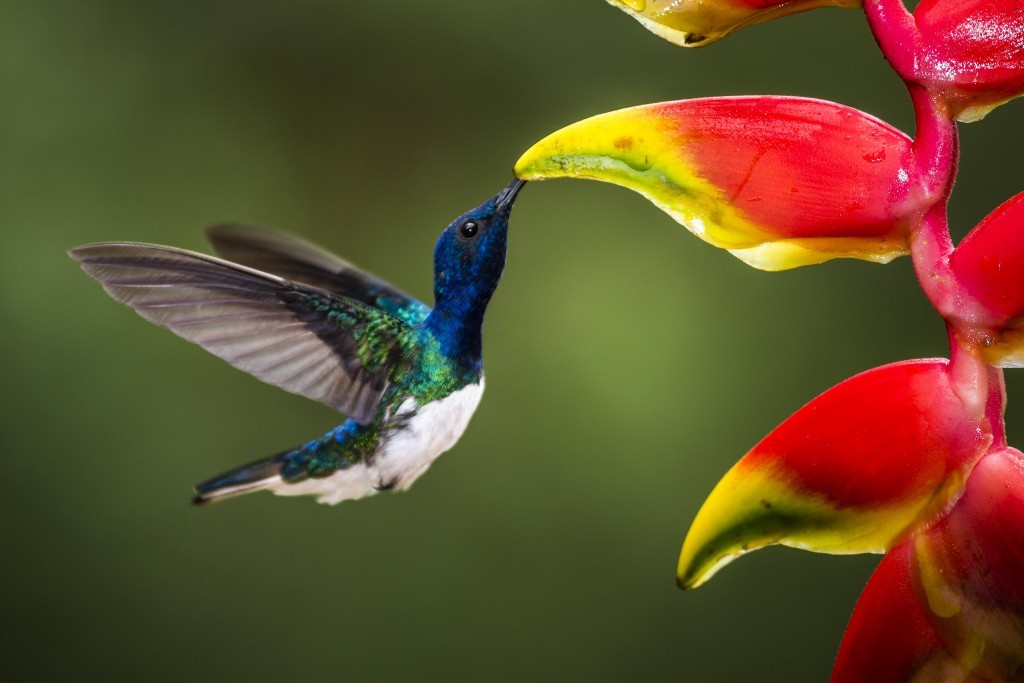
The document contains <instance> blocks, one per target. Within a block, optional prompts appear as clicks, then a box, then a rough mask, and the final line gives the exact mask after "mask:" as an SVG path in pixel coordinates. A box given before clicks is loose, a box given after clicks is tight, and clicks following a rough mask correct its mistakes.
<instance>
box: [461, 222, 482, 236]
mask: <svg viewBox="0 0 1024 683" xmlns="http://www.w3.org/2000/svg"><path fill="white" fill-rule="evenodd" d="M459 234H460V235H462V238H463V239H467V240H471V239H473V238H474V237H476V236H477V235H479V234H480V224H479V223H477V222H476V221H466V222H465V223H463V224H462V225H460V226H459Z"/></svg>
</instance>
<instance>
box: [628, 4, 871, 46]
mask: <svg viewBox="0 0 1024 683" xmlns="http://www.w3.org/2000/svg"><path fill="white" fill-rule="evenodd" d="M608 2H609V3H611V4H612V5H615V6H616V7H618V8H619V9H622V10H623V11H625V12H627V13H629V14H630V15H632V16H633V17H635V18H636V19H637V21H639V22H640V23H641V24H643V25H644V26H645V27H646V28H647V29H648V30H649V31H651V32H652V33H654V34H655V35H657V36H660V37H662V38H664V39H665V40H667V41H669V42H671V43H675V44H676V45H682V46H683V47H697V46H700V45H707V44H708V43H712V42H714V41H716V40H719V39H720V38H723V37H725V36H726V35H728V34H730V33H732V32H733V31H736V30H738V29H741V28H743V27H745V26H749V25H751V24H757V23H760V22H762V21H768V20H769V19H774V18H776V17H782V16H785V15H787V14H795V13H797V12H804V11H806V10H810V9H814V8H816V7H826V6H836V7H860V0H608Z"/></svg>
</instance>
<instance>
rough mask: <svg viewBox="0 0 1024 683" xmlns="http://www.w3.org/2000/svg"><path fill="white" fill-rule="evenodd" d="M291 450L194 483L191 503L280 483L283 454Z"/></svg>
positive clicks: (204, 501)
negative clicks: (193, 495) (193, 494)
mask: <svg viewBox="0 0 1024 683" xmlns="http://www.w3.org/2000/svg"><path fill="white" fill-rule="evenodd" d="M290 452H291V451H285V452H284V453H280V454H278V455H274V456H271V457H269V458H264V459H262V460H257V461H255V462H251V463H249V464H248V465H242V466H241V467H236V468H235V469H233V470H229V471H228V472H225V473H224V474H221V475H218V476H216V477H213V478H212V479H207V480H206V481H203V482H200V483H198V484H196V485H195V486H194V487H193V488H194V489H195V492H196V495H195V497H194V498H192V504H193V505H203V504H205V503H213V502H216V501H218V500H224V499H225V498H232V497H234V496H240V495H242V494H243V493H252V492H253V491H260V490H262V489H267V488H272V487H274V486H276V485H278V484H280V483H281V470H282V469H283V468H284V466H285V464H286V460H285V456H287V455H288V454H289V453H290Z"/></svg>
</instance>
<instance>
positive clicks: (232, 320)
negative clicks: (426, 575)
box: [71, 242, 415, 424]
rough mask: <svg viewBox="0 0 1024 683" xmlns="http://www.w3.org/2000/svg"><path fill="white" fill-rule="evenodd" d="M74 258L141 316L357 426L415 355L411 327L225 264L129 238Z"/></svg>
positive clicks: (372, 414)
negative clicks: (132, 241)
mask: <svg viewBox="0 0 1024 683" xmlns="http://www.w3.org/2000/svg"><path fill="white" fill-rule="evenodd" d="M71 256H72V257H73V258H75V259H76V260H78V261H79V263H81V265H82V268H83V269H84V270H85V272H86V273H88V274H89V275H90V276H91V277H93V278H94V279H96V280H97V281H99V282H100V284H102V285H103V288H104V289H106V291H107V293H109V294H110V295H111V296H112V297H113V298H114V299H116V300H117V301H119V302H121V303H123V304H127V305H128V306H131V307H132V308H133V309H135V311H136V312H137V313H138V314H139V315H141V316H142V317H143V318H145V319H147V320H149V321H150V322H153V323H156V324H157V325H162V326H164V327H167V328H169V329H171V330H172V331H173V332H174V333H175V334H177V335H179V336H181V337H183V338H185V339H187V340H189V341H191V342H195V343H196V344H199V345H200V346H202V347H203V348H205V349H206V350H207V351H210V352H211V353H213V354H214V355H216V356H219V357H220V358H222V359H224V360H226V361H227V362H228V363H231V364H232V365H233V366H235V367H237V368H239V369H240V370H244V371H246V372H248V373H250V374H252V375H254V376H255V377H257V378H259V379H261V380H263V381H264V382H267V383H269V384H273V385H275V386H278V387H281V388H282V389H285V390H287V391H290V392H293V393H296V394H300V395H302V396H306V397H308V398H311V399H314V400H316V401H320V402H322V403H325V404H327V405H328V406H330V407H332V408H334V409H335V410H338V411H339V412H342V413H345V414H347V415H348V416H349V417H351V418H353V419H354V420H356V421H357V422H360V423H363V424H366V423H369V422H371V421H372V420H373V419H374V418H375V416H376V413H377V406H378V404H379V401H380V398H381V396H382V395H383V393H384V391H385V389H386V388H387V385H388V383H389V381H390V378H391V377H393V376H395V373H396V372H401V371H402V369H403V368H404V367H406V366H407V364H408V363H409V362H410V361H411V359H412V358H413V354H414V353H415V345H414V340H413V335H412V333H411V332H412V330H411V328H410V326H409V325H408V324H407V323H406V322H404V321H402V320H400V319H398V318H396V317H394V316H392V315H389V314H388V313H386V312H384V311H381V310H379V309H376V308H372V307H370V306H367V305H366V304H365V303H362V302H359V301H355V300H353V299H350V298H346V297H343V296H338V295H337V294H334V293H332V292H328V291H324V290H322V289H319V288H317V287H313V286H309V285H306V284H299V283H296V282H291V281H290V280H287V279H285V278H282V277H279V276H277V275H271V274H268V273H264V272H260V271H259V270H255V269H253V268H248V267H246V266H243V265H238V264H235V263H231V262H229V261H224V260H221V259H218V258H214V257H211V256H206V255H204V254H198V253H194V252H190V251H185V250H183V249H175V248H173V247H163V246H157V245H150V244H136V243H128V242H112V243H102V244H90V245H86V246H82V247H78V248H76V249H73V250H72V251H71Z"/></svg>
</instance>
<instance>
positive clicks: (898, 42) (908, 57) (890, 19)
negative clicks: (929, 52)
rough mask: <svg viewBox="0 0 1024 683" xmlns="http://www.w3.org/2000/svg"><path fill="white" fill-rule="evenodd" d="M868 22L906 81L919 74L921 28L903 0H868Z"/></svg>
mask: <svg viewBox="0 0 1024 683" xmlns="http://www.w3.org/2000/svg"><path fill="white" fill-rule="evenodd" d="M864 14H865V15H867V19H868V26H869V27H870V28H871V33H872V34H873V35H874V37H875V42H877V43H878V47H879V48H881V50H882V54H884V55H885V58H886V59H887V60H889V64H891V65H892V68H893V69H895V70H896V73H898V74H899V75H900V77H901V78H903V80H905V81H910V80H913V79H914V78H915V77H916V76H917V60H916V55H917V50H918V45H919V44H920V42H921V41H920V32H919V31H918V30H917V23H916V22H915V21H914V15H912V14H911V13H910V12H908V11H907V8H906V6H904V4H903V0H864Z"/></svg>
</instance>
